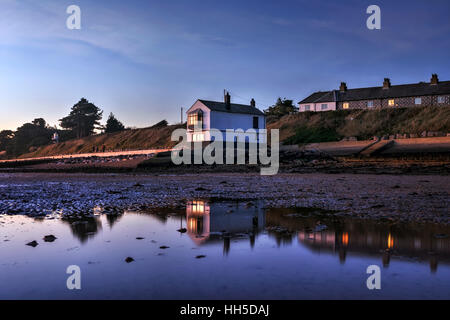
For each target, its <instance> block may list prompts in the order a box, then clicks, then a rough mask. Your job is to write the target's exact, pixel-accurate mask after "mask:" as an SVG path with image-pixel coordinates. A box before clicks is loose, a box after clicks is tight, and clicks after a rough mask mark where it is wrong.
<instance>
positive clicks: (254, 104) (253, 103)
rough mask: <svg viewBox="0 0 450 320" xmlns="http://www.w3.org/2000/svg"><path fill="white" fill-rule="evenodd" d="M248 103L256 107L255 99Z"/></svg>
mask: <svg viewBox="0 0 450 320" xmlns="http://www.w3.org/2000/svg"><path fill="white" fill-rule="evenodd" d="M250 105H251V106H252V107H253V108H256V101H255V99H252V101H250Z"/></svg>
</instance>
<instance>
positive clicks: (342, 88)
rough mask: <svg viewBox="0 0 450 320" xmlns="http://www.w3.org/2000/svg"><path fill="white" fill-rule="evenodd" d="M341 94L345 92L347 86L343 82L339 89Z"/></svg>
mask: <svg viewBox="0 0 450 320" xmlns="http://www.w3.org/2000/svg"><path fill="white" fill-rule="evenodd" d="M339 90H340V91H341V92H345V91H347V84H346V83H345V82H341V86H340V87H339Z"/></svg>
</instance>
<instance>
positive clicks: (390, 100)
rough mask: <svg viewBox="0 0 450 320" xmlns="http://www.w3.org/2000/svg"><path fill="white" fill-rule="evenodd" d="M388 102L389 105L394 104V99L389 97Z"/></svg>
mask: <svg viewBox="0 0 450 320" xmlns="http://www.w3.org/2000/svg"><path fill="white" fill-rule="evenodd" d="M388 103H389V107H393V106H395V100H394V99H389V101H388Z"/></svg>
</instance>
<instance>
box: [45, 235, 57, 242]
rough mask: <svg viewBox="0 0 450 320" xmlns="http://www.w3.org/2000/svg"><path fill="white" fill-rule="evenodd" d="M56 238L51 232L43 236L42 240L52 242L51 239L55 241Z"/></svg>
mask: <svg viewBox="0 0 450 320" xmlns="http://www.w3.org/2000/svg"><path fill="white" fill-rule="evenodd" d="M56 239H58V238H56V237H55V236H54V235H52V234H51V235H48V236H45V237H44V239H43V240H44V241H45V242H53V241H55V240H56Z"/></svg>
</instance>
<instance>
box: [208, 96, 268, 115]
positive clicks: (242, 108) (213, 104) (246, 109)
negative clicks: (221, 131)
mask: <svg viewBox="0 0 450 320" xmlns="http://www.w3.org/2000/svg"><path fill="white" fill-rule="evenodd" d="M199 101H200V102H201V103H203V104H204V105H205V106H207V107H208V108H209V109H210V110H211V111H218V112H229V113H243V114H254V115H258V116H263V115H264V113H263V112H262V111H261V110H259V109H257V108H254V107H252V106H248V105H245V104H236V103H232V104H231V105H230V109H227V106H226V104H225V103H224V102H217V101H207V100H199Z"/></svg>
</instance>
